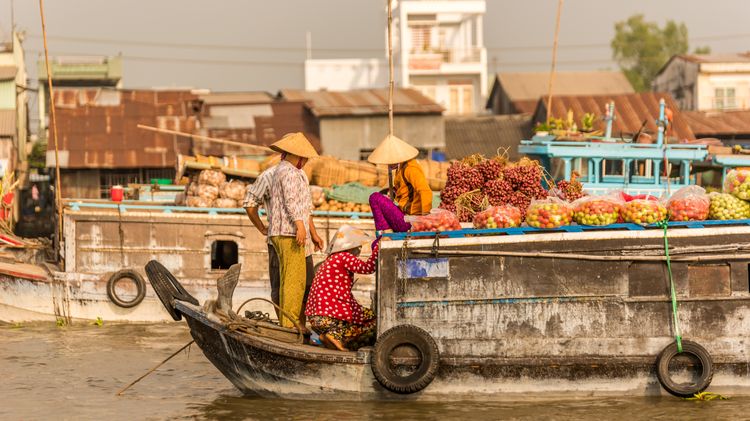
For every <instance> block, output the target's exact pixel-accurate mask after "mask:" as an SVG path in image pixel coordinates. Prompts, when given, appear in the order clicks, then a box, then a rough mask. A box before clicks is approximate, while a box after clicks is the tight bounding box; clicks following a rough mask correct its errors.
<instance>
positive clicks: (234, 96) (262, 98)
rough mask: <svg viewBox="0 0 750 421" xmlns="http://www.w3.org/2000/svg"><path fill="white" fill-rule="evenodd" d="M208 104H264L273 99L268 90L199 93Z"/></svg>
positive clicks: (199, 97) (200, 97)
mask: <svg viewBox="0 0 750 421" xmlns="http://www.w3.org/2000/svg"><path fill="white" fill-rule="evenodd" d="M198 99H200V100H201V101H203V103H204V104H206V105H233V104H262V103H265V102H271V101H273V99H274V98H273V95H271V94H269V93H268V92H212V93H210V94H203V95H199V96H198Z"/></svg>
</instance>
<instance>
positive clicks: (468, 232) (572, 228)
mask: <svg viewBox="0 0 750 421" xmlns="http://www.w3.org/2000/svg"><path fill="white" fill-rule="evenodd" d="M725 226H750V219H731V220H707V221H685V222H669V223H667V227H668V228H710V227H725ZM652 229H661V226H660V225H658V224H649V225H639V224H633V223H622V224H610V225H577V224H574V225H566V226H562V227H558V228H535V227H528V226H525V227H515V228H492V229H474V228H469V229H461V230H455V231H443V232H439V233H438V232H434V231H425V232H394V233H384V234H383V237H385V238H389V239H391V240H397V241H398V240H405V239H409V238H414V239H419V238H422V239H425V238H434V237H438V236H439V237H443V238H464V237H472V236H477V235H524V234H540V233H554V232H558V233H559V232H590V231H644V230H652Z"/></svg>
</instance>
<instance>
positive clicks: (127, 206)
mask: <svg viewBox="0 0 750 421" xmlns="http://www.w3.org/2000/svg"><path fill="white" fill-rule="evenodd" d="M136 203H143V202H136ZM67 206H68V207H70V209H71V210H73V211H80V210H81V209H82V208H90V209H118V208H119V210H120V211H121V212H127V211H129V210H131V211H141V210H153V211H161V212H163V213H172V212H187V213H205V214H208V215H218V214H244V213H245V209H244V208H195V207H190V206H171V205H143V204H135V203H132V204H131V203H121V204H117V203H93V202H69V203H68V204H67ZM259 212H260V214H261V215H264V214H265V211H264V210H263V209H261V210H260V211H259ZM313 216H327V217H336V218H351V219H359V218H372V214H371V213H369V212H340V211H313Z"/></svg>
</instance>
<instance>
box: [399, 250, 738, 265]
mask: <svg viewBox="0 0 750 421" xmlns="http://www.w3.org/2000/svg"><path fill="white" fill-rule="evenodd" d="M412 253H413V254H419V255H423V254H428V255H434V254H435V253H433V252H432V251H426V250H414V251H412ZM437 255H439V256H496V257H528V258H541V259H566V260H587V261H594V262H665V261H666V260H667V257H666V256H600V255H595V254H577V253H544V252H525V251H482V250H477V251H469V250H446V251H439V252H438V253H437ZM747 259H750V254H747V253H743V254H710V255H703V256H672V257H671V258H670V260H671V261H673V262H715V261H719V260H747Z"/></svg>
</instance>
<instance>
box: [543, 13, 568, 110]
mask: <svg viewBox="0 0 750 421" xmlns="http://www.w3.org/2000/svg"><path fill="white" fill-rule="evenodd" d="M563 1H564V0H559V1H558V3H557V18H555V38H554V40H553V41H552V68H551V69H550V72H549V85H548V86H547V124H549V121H550V119H551V118H552V86H553V85H554V82H555V67H556V66H557V39H558V37H559V35H560V13H561V12H562V7H563Z"/></svg>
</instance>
